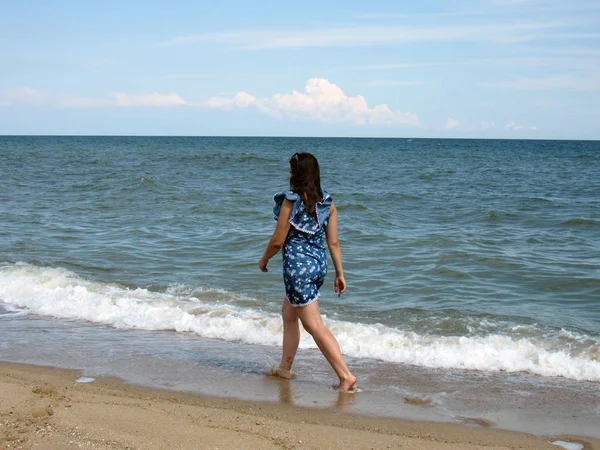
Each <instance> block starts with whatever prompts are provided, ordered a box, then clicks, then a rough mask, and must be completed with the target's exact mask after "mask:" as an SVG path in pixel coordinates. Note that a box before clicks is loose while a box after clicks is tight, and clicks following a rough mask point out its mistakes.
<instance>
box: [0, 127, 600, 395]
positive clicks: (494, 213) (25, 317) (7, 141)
mask: <svg viewBox="0 0 600 450" xmlns="http://www.w3.org/2000/svg"><path fill="white" fill-rule="evenodd" d="M296 151H310V152H312V153H314V154H315V155H316V156H317V157H318V159H319V161H320V163H321V179H322V182H323V186H324V187H325V188H326V189H327V190H328V191H329V192H330V193H331V194H332V196H333V199H334V201H335V203H336V204H337V206H338V209H339V213H340V239H341V243H342V251H343V256H344V268H345V272H346V278H347V281H348V283H349V289H348V292H347V294H345V295H344V296H342V297H341V298H337V296H335V295H334V293H333V289H332V283H333V278H332V277H331V276H330V277H329V278H328V280H327V281H326V284H325V286H324V288H323V293H322V297H321V300H320V306H321V310H322V312H323V313H324V314H325V315H326V319H327V324H328V325H329V326H330V328H331V329H332V331H333V332H334V334H335V335H336V336H337V337H338V339H339V341H340V345H341V347H342V350H343V352H344V353H345V354H346V355H347V356H348V357H350V358H354V362H355V364H359V365H360V364H364V365H365V366H368V365H369V364H371V362H373V361H379V362H382V363H385V364H391V365H392V367H400V366H403V367H405V366H406V365H412V366H414V367H421V368H431V369H436V370H437V369H440V370H463V369H469V370H474V371H477V372H478V373H497V372H509V373H511V372H520V373H523V372H525V373H529V374H533V375H535V376H540V377H541V379H543V378H544V377H557V376H558V377H564V378H565V379H569V380H574V381H582V382H583V381H591V382H597V381H600V183H599V182H598V180H600V143H599V142H569V141H500V140H499V141H494V140H427V139H414V140H406V139H316V138H315V139H308V138H199V137H164V138H161V137H41V136H40V137H0V183H1V184H0V186H1V189H0V224H1V227H0V308H1V309H0V314H1V315H2V316H1V317H0V325H1V324H3V323H4V324H5V325H6V326H5V327H2V326H0V341H2V340H5V341H6V342H8V335H5V336H3V332H4V333H8V331H6V330H10V333H12V334H11V335H10V337H11V339H16V340H18V338H16V337H15V336H16V335H15V334H14V333H16V331H15V330H16V329H17V328H18V329H23V330H25V329H27V324H28V323H29V322H28V321H31V320H33V319H34V318H38V319H39V318H40V317H45V318H46V319H48V320H56V321H61V320H65V319H68V320H83V321H87V322H88V323H92V324H97V328H96V330H97V333H102V334H107V333H108V334H110V330H111V329H121V330H122V329H125V330H128V329H142V330H174V331H178V332H182V333H187V334H186V336H187V335H190V334H189V333H191V336H198V337H199V338H202V339H204V338H208V339H217V340H218V341H216V342H237V343H241V344H244V345H250V346H254V348H257V349H258V348H263V347H264V346H267V347H268V346H272V347H273V348H275V349H276V347H277V346H278V345H280V340H281V323H280V319H279V316H278V311H279V309H280V307H281V301H282V298H283V292H284V291H283V283H282V280H281V273H280V257H276V258H275V259H274V260H273V261H272V262H271V263H270V269H271V270H270V271H269V273H268V274H263V273H261V272H260V271H259V270H258V267H257V264H256V263H257V261H258V259H259V258H260V256H261V255H262V252H263V249H264V247H265V245H266V243H267V241H268V239H269V237H270V233H271V232H272V230H273V228H274V224H275V222H274V221H273V218H272V206H273V203H272V197H273V194H274V193H275V192H277V191H280V190H284V189H286V188H287V183H288V170H289V169H288V160H289V158H290V156H291V155H292V154H293V153H294V152H296ZM57 323H58V322H57ZM8 324H12V326H9V325H8ZM16 324H18V327H16ZM107 326H108V327H107ZM92 329H94V328H93V327H92ZM118 332H119V333H121V332H122V331H118ZM114 333H117V330H115V331H114ZM113 336H117V334H114V335H113ZM15 342H16V341H15ZM111 342H112V341H111ZM113 343H114V342H113ZM301 345H302V347H303V348H314V343H313V342H312V340H310V339H309V337H308V336H303V338H302V344H301ZM257 346H258V347H257ZM2 351H3V353H2V354H0V357H3V358H5V359H11V351H13V350H11V348H10V346H8V345H6V346H5V347H4V349H3V350H2ZM275 352H276V351H275ZM13 359H14V358H13ZM17 359H18V358H17ZM394 365H396V366H394ZM387 380H388V381H386V382H385V383H389V384H390V385H393V384H394V381H393V377H392V376H390V377H389V379H387ZM385 383H384V384H385Z"/></svg>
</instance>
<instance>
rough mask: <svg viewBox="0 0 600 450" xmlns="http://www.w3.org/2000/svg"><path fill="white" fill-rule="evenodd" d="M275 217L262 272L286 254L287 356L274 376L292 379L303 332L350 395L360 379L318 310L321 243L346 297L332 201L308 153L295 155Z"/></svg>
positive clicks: (324, 262) (324, 260) (338, 288)
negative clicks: (279, 254) (301, 329)
mask: <svg viewBox="0 0 600 450" xmlns="http://www.w3.org/2000/svg"><path fill="white" fill-rule="evenodd" d="M274 200H275V208H273V213H274V215H275V219H276V220H277V226H276V227H275V231H274V233H273V236H272V237H271V240H270V241H269V244H268V245H267V248H266V249H265V253H264V255H263V257H262V258H261V259H260V261H259V262H258V266H259V267H260V270H262V271H263V272H267V271H268V269H267V264H268V262H269V260H270V259H271V258H272V257H273V256H275V255H276V254H277V253H278V252H279V250H280V249H283V280H284V284H285V292H286V298H285V299H284V301H283V308H282V317H283V352H282V357H281V364H280V366H279V369H277V371H276V374H277V375H278V376H280V377H283V378H288V379H289V378H291V377H292V372H291V369H292V364H293V362H294V357H295V356H296V351H297V350H298V345H299V344H300V327H299V326H298V319H300V321H301V322H302V326H303V327H304V329H305V330H306V331H307V332H308V333H309V334H310V335H312V337H313V338H314V340H315V342H316V344H317V346H318V347H319V349H320V350H321V352H322V353H323V355H324V356H325V358H327V361H329V364H331V367H332V368H333V370H334V371H335V373H336V374H337V376H338V378H339V379H340V382H339V385H338V389H340V390H343V391H350V390H352V389H353V388H354V387H355V385H356V377H355V376H354V375H352V373H350V370H348V367H347V366H346V363H345V361H344V358H343V356H342V353H341V351H340V346H339V344H338V342H337V340H336V339H335V337H334V336H333V334H331V332H330V331H329V329H328V328H327V327H326V326H325V325H324V324H323V320H322V319H321V313H320V311H319V304H318V298H319V289H320V287H321V286H322V285H323V281H324V279H325V275H326V274H327V254H326V252H325V245H324V242H323V240H324V239H323V238H325V239H326V240H327V246H328V248H329V253H330V254H331V259H332V260H333V264H334V266H335V281H334V284H333V286H334V290H335V292H337V293H338V296H339V295H342V294H343V293H344V292H346V281H345V279H344V271H343V269H342V252H341V250H340V244H339V242H338V226H337V210H336V208H335V205H334V204H333V200H332V199H331V196H330V195H329V194H328V193H327V192H326V191H324V190H323V189H321V176H320V171H319V163H318V161H317V159H316V158H315V157H314V156H313V155H311V154H310V153H296V154H295V155H294V156H292V158H291V159H290V190H289V191H285V192H280V193H278V194H275V197H274Z"/></svg>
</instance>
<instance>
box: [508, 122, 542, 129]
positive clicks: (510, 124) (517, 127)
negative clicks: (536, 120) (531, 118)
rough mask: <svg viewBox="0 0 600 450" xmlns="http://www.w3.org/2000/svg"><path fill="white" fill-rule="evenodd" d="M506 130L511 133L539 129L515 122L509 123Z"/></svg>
mask: <svg viewBox="0 0 600 450" xmlns="http://www.w3.org/2000/svg"><path fill="white" fill-rule="evenodd" d="M505 128H506V129H507V130H510V131H523V130H529V131H533V130H537V127H534V126H531V125H518V124H517V123H516V122H515V121H514V120H511V121H510V122H508V123H507V124H506V127H505Z"/></svg>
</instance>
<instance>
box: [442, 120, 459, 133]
mask: <svg viewBox="0 0 600 450" xmlns="http://www.w3.org/2000/svg"><path fill="white" fill-rule="evenodd" d="M459 125H460V121H458V120H456V119H453V118H452V117H448V120H446V126H445V128H446V129H447V130H451V129H453V128H456V127H458V126H459Z"/></svg>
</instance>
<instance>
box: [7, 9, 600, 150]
mask: <svg viewBox="0 0 600 450" xmlns="http://www.w3.org/2000/svg"><path fill="white" fill-rule="evenodd" d="M0 134H94V135H96V134H99V135H103V134H109V135H121V134H124V135H198V136H201V135H232V136H236V135H257V136H392V137H473V138H488V137H494V138H528V139H529V138H531V139H534V138H550V139H552V138H562V139H600V2H599V1H598V0H570V1H565V0H477V1H475V0H456V1H452V2H450V1H447V2H444V1H432V0H422V1H420V2H400V1H377V0H372V1H368V2H366V1H361V2H357V1H352V0H350V1H344V2H327V1H320V2H317V1H312V0H310V1H306V0H305V1H303V2H282V1H277V2H275V1H261V0H255V1H252V2H249V1H221V2H204V1H194V2H192V1H180V0H171V1H170V2H164V1H152V0H145V1H138V0H128V1H125V0H121V1H112V0H106V1H102V2H100V1H92V0H90V1H80V0H78V1H64V0H63V1H60V0H54V1H52V2H49V1H32V0H22V1H19V2H4V4H3V6H2V14H1V15H0Z"/></svg>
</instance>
